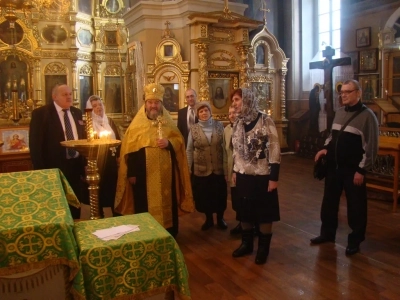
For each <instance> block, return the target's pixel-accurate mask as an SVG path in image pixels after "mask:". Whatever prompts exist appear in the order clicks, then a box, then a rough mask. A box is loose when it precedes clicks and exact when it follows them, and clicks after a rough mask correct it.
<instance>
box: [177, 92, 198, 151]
mask: <svg viewBox="0 0 400 300" xmlns="http://www.w3.org/2000/svg"><path fill="white" fill-rule="evenodd" d="M185 99H186V103H187V105H188V106H186V107H184V108H181V109H180V110H178V129H179V131H180V132H181V133H182V135H183V138H184V139H185V147H186V145H187V141H188V136H189V131H190V127H191V126H192V125H194V123H197V122H198V119H197V117H196V114H195V111H194V106H195V105H196V102H197V94H196V91H195V90H194V89H188V90H186V92H185Z"/></svg>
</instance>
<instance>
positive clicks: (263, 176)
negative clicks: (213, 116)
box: [231, 88, 281, 264]
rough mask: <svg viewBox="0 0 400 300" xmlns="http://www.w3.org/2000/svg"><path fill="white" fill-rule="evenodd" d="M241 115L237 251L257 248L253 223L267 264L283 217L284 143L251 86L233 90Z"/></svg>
mask: <svg viewBox="0 0 400 300" xmlns="http://www.w3.org/2000/svg"><path fill="white" fill-rule="evenodd" d="M231 98H232V106H233V107H235V110H236V113H237V119H236V121H235V123H234V125H233V132H232V145H233V160H234V165H233V171H234V174H233V180H234V182H236V189H237V194H238V197H239V201H240V207H239V213H240V219H241V222H242V243H241V245H240V246H239V248H237V249H236V250H235V251H234V252H233V253H232V256H233V257H241V256H244V255H246V254H251V253H252V252H253V239H254V235H253V227H254V224H255V223H259V226H260V233H259V238H258V250H257V255H256V259H255V263H256V264H264V263H265V262H266V260H267V257H268V254H269V248H270V243H271V237H272V222H275V221H279V220H280V214H279V202H278V192H277V186H278V178H279V167H280V158H281V154H280V145H279V138H278V133H277V130H276V127H275V124H274V122H273V121H272V119H271V118H270V117H269V116H268V115H266V114H264V113H262V112H260V111H259V110H258V103H257V100H256V98H255V97H254V94H253V92H252V91H251V90H250V89H247V88H241V89H237V90H235V91H234V92H233V93H232V97H231Z"/></svg>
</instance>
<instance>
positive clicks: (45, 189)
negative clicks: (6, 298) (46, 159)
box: [0, 169, 86, 299]
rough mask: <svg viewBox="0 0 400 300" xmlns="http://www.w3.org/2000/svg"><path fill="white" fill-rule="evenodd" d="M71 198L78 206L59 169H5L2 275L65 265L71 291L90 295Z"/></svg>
mask: <svg viewBox="0 0 400 300" xmlns="http://www.w3.org/2000/svg"><path fill="white" fill-rule="evenodd" d="M67 199H68V202H69V203H70V204H71V205H74V206H79V201H78V199H77V198H76V197H75V194H74V193H73V191H72V189H71V187H70V186H69V184H68V181H67V180H66V178H65V177H64V175H63V174H62V173H61V171H60V170H58V169H48V170H38V171H27V172H15V173H2V174H0V220H1V222H0V276H2V275H3V276H5V275H12V274H16V273H21V272H26V271H30V270H33V269H41V268H45V267H47V266H50V265H64V266H66V267H67V269H68V270H69V271H68V273H69V278H68V285H69V286H71V285H72V287H71V289H70V290H69V292H70V293H71V294H72V295H73V296H74V298H75V299H85V298H86V297H85V289H84V285H83V276H82V271H81V269H80V266H79V260H78V256H77V250H78V249H77V244H76V242H75V239H74V235H73V227H74V221H73V219H72V217H71V213H70V211H69V207H68V202H67Z"/></svg>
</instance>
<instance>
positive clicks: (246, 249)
mask: <svg viewBox="0 0 400 300" xmlns="http://www.w3.org/2000/svg"><path fill="white" fill-rule="evenodd" d="M253 244H254V236H253V229H248V230H242V243H241V244H240V246H239V248H237V249H236V250H235V251H233V253H232V256H233V257H242V256H244V255H247V254H251V253H252V252H253V246H254V245H253Z"/></svg>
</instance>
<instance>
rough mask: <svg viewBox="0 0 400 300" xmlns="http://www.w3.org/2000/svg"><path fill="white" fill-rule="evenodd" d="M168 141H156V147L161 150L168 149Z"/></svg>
mask: <svg viewBox="0 0 400 300" xmlns="http://www.w3.org/2000/svg"><path fill="white" fill-rule="evenodd" d="M168 144H169V142H168V140H167V139H165V138H164V139H158V140H157V146H158V147H159V148H161V149H164V148H167V147H168Z"/></svg>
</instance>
